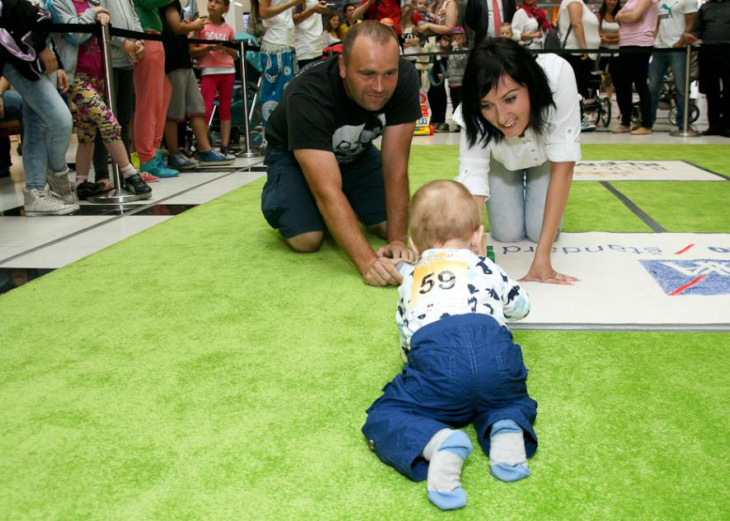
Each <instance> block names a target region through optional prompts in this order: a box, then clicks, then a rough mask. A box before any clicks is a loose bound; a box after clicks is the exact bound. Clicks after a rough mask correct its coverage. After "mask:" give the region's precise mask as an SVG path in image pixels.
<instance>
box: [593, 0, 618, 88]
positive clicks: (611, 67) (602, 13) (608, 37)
mask: <svg viewBox="0 0 730 521" xmlns="http://www.w3.org/2000/svg"><path fill="white" fill-rule="evenodd" d="M620 9H621V2H620V1H619V0H603V3H602V4H601V7H600V8H599V9H598V35H599V36H600V37H601V49H618V39H619V34H618V30H619V26H618V22H617V21H616V15H617V14H618V12H619V10H620ZM598 67H599V68H600V69H601V70H602V71H605V70H607V69H608V80H607V81H606V83H605V85H606V93H607V94H608V97H609V99H610V98H611V92H612V91H613V78H617V77H618V74H619V70H618V57H617V56H615V55H613V54H609V55H606V54H604V55H603V56H601V59H600V60H599V62H598Z"/></svg>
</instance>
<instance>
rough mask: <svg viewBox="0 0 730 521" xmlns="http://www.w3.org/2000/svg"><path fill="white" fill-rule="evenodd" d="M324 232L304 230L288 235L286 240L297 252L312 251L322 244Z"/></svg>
mask: <svg viewBox="0 0 730 521" xmlns="http://www.w3.org/2000/svg"><path fill="white" fill-rule="evenodd" d="M323 238H324V233H322V232H306V233H302V234H299V235H295V236H294V237H289V238H288V239H286V242H287V243H288V244H289V246H290V247H291V249H292V250H294V251H296V252H298V253H312V252H315V251H317V250H318V249H319V247H320V246H321V245H322V239H323Z"/></svg>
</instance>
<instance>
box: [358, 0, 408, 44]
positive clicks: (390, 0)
mask: <svg viewBox="0 0 730 521" xmlns="http://www.w3.org/2000/svg"><path fill="white" fill-rule="evenodd" d="M366 3H367V0H363V1H362V2H360V5H364V4H366ZM358 7H359V6H358ZM365 16H367V17H368V19H370V20H378V21H380V20H381V19H383V18H390V19H391V20H393V23H394V25H393V29H395V34H397V35H398V36H400V35H401V34H403V28H402V27H401V26H400V3H399V2H398V0H375V1H374V2H373V3H372V4H370V7H368V9H367V11H365Z"/></svg>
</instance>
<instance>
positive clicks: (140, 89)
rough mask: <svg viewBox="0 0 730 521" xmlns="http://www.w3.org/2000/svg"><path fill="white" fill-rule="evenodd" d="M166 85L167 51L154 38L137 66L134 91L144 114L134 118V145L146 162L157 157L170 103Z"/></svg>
mask: <svg viewBox="0 0 730 521" xmlns="http://www.w3.org/2000/svg"><path fill="white" fill-rule="evenodd" d="M165 85H168V87H169V83H167V82H166V79H165V50H164V49H163V48H162V43H161V42H155V41H152V40H150V41H148V42H147V43H146V44H145V56H144V58H143V59H142V60H141V61H140V62H139V63H138V64H137V66H136V67H135V69H134V91H135V93H136V98H137V112H138V114H139V115H140V117H137V118H135V121H134V147H135V150H136V151H137V155H139V160H140V162H141V163H142V164H145V163H148V162H151V161H152V160H153V159H154V158H155V153H156V151H157V148H158V146H159V141H157V138H158V133H159V132H160V129H161V128H162V129H164V124H165V114H166V113H167V104H168V103H169V94H168V96H167V101H165V98H166V96H165V93H166V92H165V91H166V88H165ZM160 139H161V136H160ZM143 170H146V169H145V168H143Z"/></svg>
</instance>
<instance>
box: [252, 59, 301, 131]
mask: <svg viewBox="0 0 730 521" xmlns="http://www.w3.org/2000/svg"><path fill="white" fill-rule="evenodd" d="M262 64H263V65H264V81H263V85H262V87H261V103H262V105H261V118H262V125H263V126H264V128H266V124H267V122H268V121H269V117H270V116H271V113H272V112H273V111H274V109H275V108H276V106H277V105H278V104H279V102H280V101H281V96H282V94H283V93H284V89H285V88H286V86H287V85H289V82H290V81H291V80H293V79H294V76H295V75H296V74H297V72H298V71H299V67H298V66H297V62H296V53H295V52H294V49H293V48H289V49H288V50H279V51H277V52H274V53H267V52H266V49H265V45H264V46H262Z"/></svg>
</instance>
